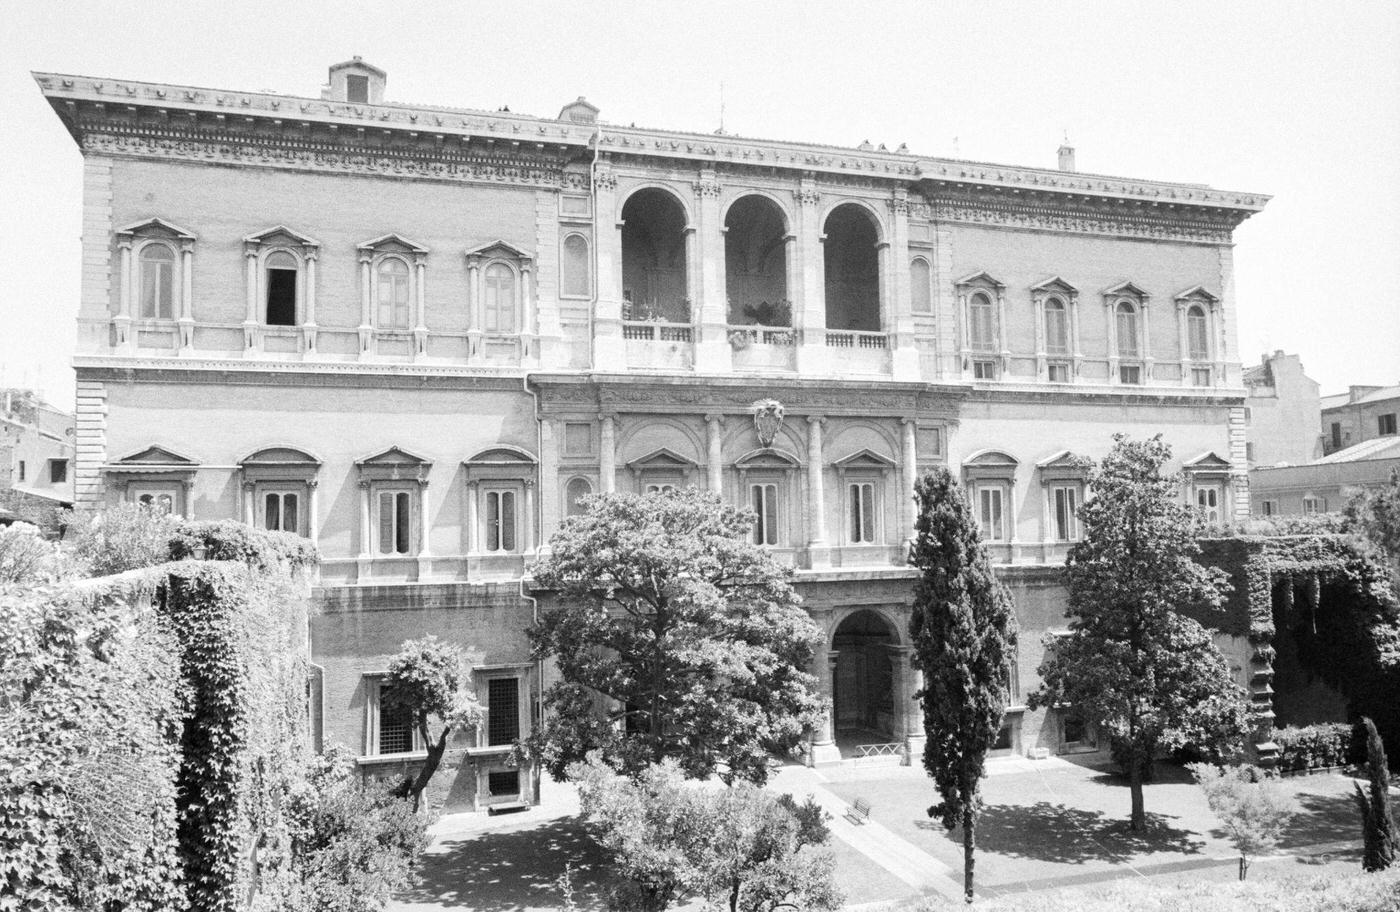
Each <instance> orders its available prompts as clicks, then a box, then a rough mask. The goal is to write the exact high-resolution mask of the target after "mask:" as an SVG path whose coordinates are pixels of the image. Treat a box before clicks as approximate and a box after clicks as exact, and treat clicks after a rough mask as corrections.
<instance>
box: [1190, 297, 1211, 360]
mask: <svg viewBox="0 0 1400 912" xmlns="http://www.w3.org/2000/svg"><path fill="white" fill-rule="evenodd" d="M1186 345H1187V352H1188V355H1187V356H1188V357H1189V358H1190V359H1191V360H1192V361H1208V360H1210V323H1209V322H1208V321H1207V317H1206V312H1205V309H1204V308H1202V307H1201V306H1200V305H1199V304H1193V305H1192V306H1191V307H1190V308H1188V309H1187V311H1186Z"/></svg>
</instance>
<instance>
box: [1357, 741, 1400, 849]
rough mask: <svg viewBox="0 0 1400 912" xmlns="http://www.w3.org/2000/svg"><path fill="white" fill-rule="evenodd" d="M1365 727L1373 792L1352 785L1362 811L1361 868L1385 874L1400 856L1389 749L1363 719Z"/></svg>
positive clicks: (1399, 835)
mask: <svg viewBox="0 0 1400 912" xmlns="http://www.w3.org/2000/svg"><path fill="white" fill-rule="evenodd" d="M1361 723H1362V724H1363V725H1364V726H1366V775H1367V777H1368V778H1369V779H1370V788H1369V789H1364V788H1362V787H1361V783H1360V782H1353V783H1352V785H1354V786H1356V804H1357V807H1359V808H1360V809H1361V833H1362V837H1363V840H1364V842H1363V849H1362V852H1363V854H1362V859H1361V866H1362V867H1363V868H1365V869H1366V870H1367V871H1384V870H1385V869H1386V868H1388V867H1390V866H1391V865H1392V864H1394V863H1395V856H1396V854H1397V853H1400V829H1397V828H1396V826H1395V816H1394V815H1393V814H1392V812H1391V809H1390V767H1389V766H1388V765H1387V764H1386V759H1385V745H1383V744H1382V743H1381V736H1380V735H1379V734H1378V733H1377V732H1376V726H1375V724H1374V723H1373V722H1372V721H1371V720H1370V719H1368V718H1366V717H1365V716H1362V717H1361Z"/></svg>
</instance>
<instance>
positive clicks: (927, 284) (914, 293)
mask: <svg viewBox="0 0 1400 912" xmlns="http://www.w3.org/2000/svg"><path fill="white" fill-rule="evenodd" d="M917 264H922V267H923V269H924V276H923V280H922V281H920V279H919V276H918V269H916V265H917ZM920 289H922V292H923V296H924V297H923V301H922V304H923V306H922V307H920V306H919V305H920V299H919V293H920ZM909 311H910V312H911V313H913V314H916V315H918V316H923V317H929V316H933V264H932V263H930V262H929V259H928V257H926V256H923V255H922V254H915V255H914V256H912V257H910V258H909Z"/></svg>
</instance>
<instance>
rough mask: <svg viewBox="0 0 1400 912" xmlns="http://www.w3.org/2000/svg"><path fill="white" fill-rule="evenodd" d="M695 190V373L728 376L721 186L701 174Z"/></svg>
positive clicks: (712, 175)
mask: <svg viewBox="0 0 1400 912" xmlns="http://www.w3.org/2000/svg"><path fill="white" fill-rule="evenodd" d="M692 186H693V189H694V190H695V213H696V215H695V226H694V228H695V232H694V237H695V243H694V244H692V245H691V248H692V249H694V250H695V251H696V253H697V258H698V260H699V262H698V268H697V269H696V270H695V271H694V272H693V273H692V275H698V276H699V278H700V286H699V287H698V288H692V289H691V293H692V294H693V296H694V299H693V300H692V301H691V309H692V313H691V318H692V319H695V318H696V313H695V311H697V310H698V319H695V322H696V325H697V326H698V327H699V329H700V335H699V338H698V339H697V340H696V343H695V369H696V370H698V371H702V372H709V373H727V372H728V371H729V370H730V367H731V365H732V359H731V358H730V349H729V330H728V323H729V295H728V292H727V289H726V288H725V275H724V222H723V220H722V219H721V217H720V209H719V197H720V185H719V180H718V178H717V177H716V175H715V172H714V171H713V170H710V169H708V168H707V169H703V170H701V171H700V175H699V178H698V179H697V180H696V181H695V183H694V184H693V185H692Z"/></svg>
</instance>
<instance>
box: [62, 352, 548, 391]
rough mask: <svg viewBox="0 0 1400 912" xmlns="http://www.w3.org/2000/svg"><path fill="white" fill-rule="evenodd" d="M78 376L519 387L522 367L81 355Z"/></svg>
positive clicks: (169, 380)
mask: <svg viewBox="0 0 1400 912" xmlns="http://www.w3.org/2000/svg"><path fill="white" fill-rule="evenodd" d="M73 367H74V369H75V370H76V372H77V374H78V376H79V377H80V378H82V379H85V380H104V381H110V382H123V381H137V382H141V383H175V384H182V385H193V384H199V385H211V384H212V385H230V386H326V387H355V388H368V389H423V388H425V387H431V388H435V389H463V390H505V391H513V392H519V391H520V381H521V377H522V376H523V375H524V372H523V371H513V372H506V371H501V370H499V369H497V370H492V369H489V368H470V367H459V366H438V365H424V364H356V363H337V362H327V363H312V362H305V361H251V360H250V361H244V360H235V359H221V358H125V357H98V356H84V355H80V356H78V357H76V358H74V359H73Z"/></svg>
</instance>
